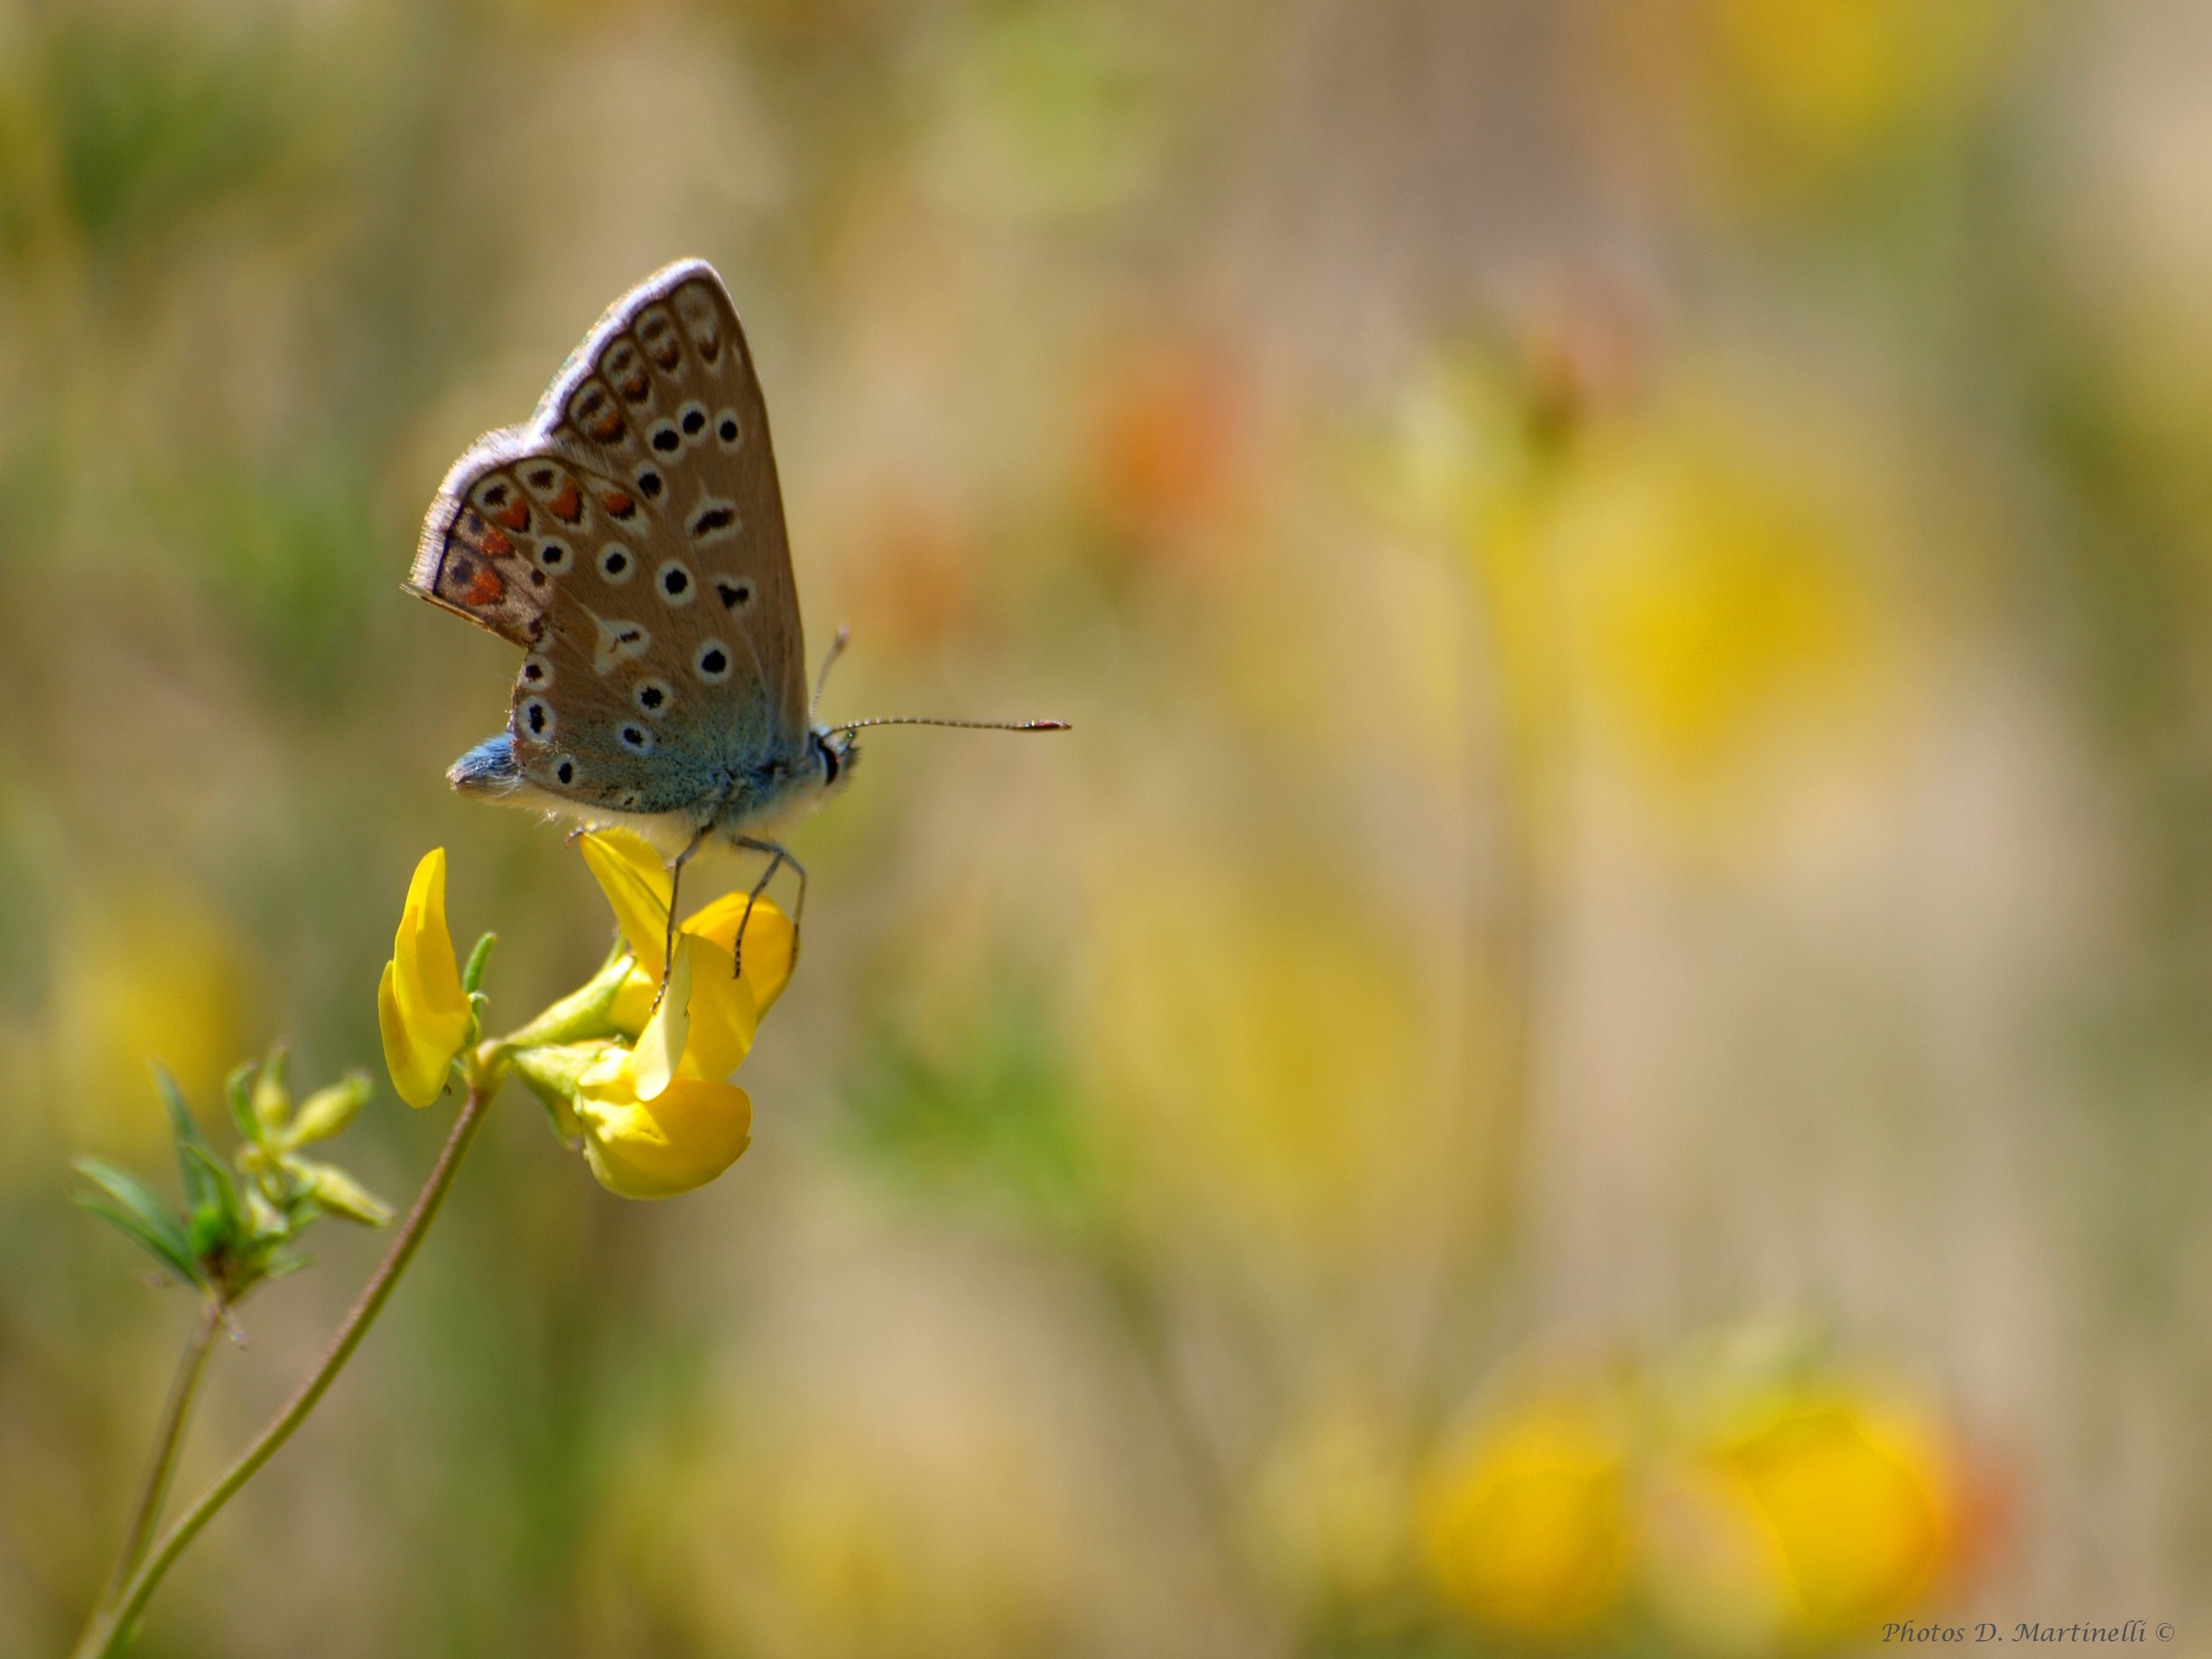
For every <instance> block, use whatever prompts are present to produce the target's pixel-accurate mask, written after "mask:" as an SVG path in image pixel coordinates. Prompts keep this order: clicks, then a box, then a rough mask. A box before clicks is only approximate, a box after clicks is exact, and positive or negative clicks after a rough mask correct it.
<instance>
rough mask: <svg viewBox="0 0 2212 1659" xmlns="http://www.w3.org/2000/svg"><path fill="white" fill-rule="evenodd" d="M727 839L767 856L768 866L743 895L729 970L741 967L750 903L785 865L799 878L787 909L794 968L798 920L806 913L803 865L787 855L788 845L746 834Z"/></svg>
mask: <svg viewBox="0 0 2212 1659" xmlns="http://www.w3.org/2000/svg"><path fill="white" fill-rule="evenodd" d="M731 841H732V843H733V844H734V845H736V846H739V847H742V848H747V849H748V851H751V852H757V853H766V854H767V855H768V867H767V869H765V870H763V871H762V872H761V873H760V879H759V880H758V881H757V882H755V883H754V884H753V890H752V891H751V892H750V893H748V894H746V895H745V913H744V914H743V915H742V916H740V917H739V918H738V937H737V941H736V942H735V943H734V944H733V945H732V946H731V947H730V956H731V957H732V958H733V959H734V965H733V969H732V971H734V972H740V973H741V972H743V971H744V969H745V930H746V927H747V925H748V923H750V922H751V921H752V919H753V906H754V905H755V904H758V903H759V902H760V895H761V894H763V893H764V892H766V891H767V885H768V883H769V882H770V881H771V880H773V879H774V878H775V876H776V871H777V870H779V869H781V868H782V867H784V866H785V865H786V864H787V865H789V866H790V867H791V868H792V871H793V873H794V874H795V875H796V876H798V878H799V898H798V903H797V904H795V905H794V906H793V908H792V912H791V960H792V963H793V965H794V966H796V965H797V963H798V959H799V923H800V922H802V921H803V920H804V918H805V915H806V867H805V866H804V865H803V864H801V863H800V862H799V861H798V860H797V859H796V858H795V857H792V856H791V851H790V849H789V848H785V847H779V846H778V845H777V844H776V842H774V841H761V840H756V839H754V838H752V837H751V836H749V835H740V836H733V837H732V838H731Z"/></svg>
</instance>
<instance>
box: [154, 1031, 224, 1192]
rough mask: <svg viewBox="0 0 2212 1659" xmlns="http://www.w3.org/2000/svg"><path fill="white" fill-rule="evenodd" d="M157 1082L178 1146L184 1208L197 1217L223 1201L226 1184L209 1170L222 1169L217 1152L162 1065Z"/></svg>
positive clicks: (158, 1068)
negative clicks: (201, 1212)
mask: <svg viewBox="0 0 2212 1659" xmlns="http://www.w3.org/2000/svg"><path fill="white" fill-rule="evenodd" d="M153 1081H154V1083H155V1085H156V1086H157V1087H158V1088H159V1089H161V1091H162V1099H163V1103H164V1104H165V1105H166V1106H167V1107H168V1108H169V1134H170V1138H171V1139H172V1140H174V1141H175V1142H176V1144H177V1179H178V1180H179V1182H181V1183H182V1185H183V1188H184V1207H185V1209H188V1210H190V1211H191V1213H192V1215H193V1216H195V1217H197V1216H198V1215H199V1214H200V1211H201V1210H203V1209H207V1208H208V1207H209V1205H210V1204H220V1203H221V1202H222V1188H223V1185H224V1182H220V1181H218V1180H216V1179H214V1178H213V1177H212V1176H210V1175H209V1169H210V1168H213V1169H215V1170H217V1171H220V1170H221V1169H222V1167H223V1166H222V1163H221V1161H220V1160H219V1159H218V1158H217V1157H216V1155H215V1149H214V1148H213V1147H211V1146H209V1145H208V1137H207V1136H206V1135H202V1134H201V1133H200V1125H199V1123H198V1121H197V1120H195V1119H194V1118H193V1117H192V1108H191V1105H190V1104H189V1103H188V1102H187V1101H186V1100H185V1098H184V1091H183V1090H182V1089H179V1088H178V1087H177V1080H176V1079H175V1078H173V1077H171V1076H170V1075H169V1073H168V1072H167V1071H165V1070H163V1069H162V1068H161V1067H160V1066H158V1065H157V1066H155V1067H154V1068H153Z"/></svg>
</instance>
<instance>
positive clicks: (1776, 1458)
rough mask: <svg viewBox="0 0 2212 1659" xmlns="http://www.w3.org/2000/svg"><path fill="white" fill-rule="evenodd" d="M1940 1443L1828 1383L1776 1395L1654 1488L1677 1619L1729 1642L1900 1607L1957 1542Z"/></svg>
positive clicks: (1849, 1622) (1942, 1566)
mask: <svg viewBox="0 0 2212 1659" xmlns="http://www.w3.org/2000/svg"><path fill="white" fill-rule="evenodd" d="M1938 1446H1939V1441H1938V1437H1937V1436H1936V1435H1934V1434H1933V1433H1932V1432H1929V1429H1928V1428H1927V1427H1926V1426H1925V1425H1923V1424H1922V1423H1919V1422H1918V1421H1917V1420H1916V1419H1915V1418H1914V1416H1913V1415H1912V1414H1911V1413H1907V1412H1903V1411H1901V1410H1898V1409H1894V1408H1889V1407H1885V1406H1884V1405H1882V1404H1881V1403H1879V1402H1878V1401H1876V1400H1874V1399H1873V1398H1871V1397H1865V1396H1861V1395H1857V1394H1854V1393H1852V1392H1849V1391H1847V1390H1845V1389H1843V1388H1841V1387H1838V1386H1834V1385H1826V1386H1822V1385H1812V1384H1799V1385H1790V1386H1779V1387H1776V1388H1774V1389H1772V1390H1771V1391H1770V1392H1768V1393H1766V1394H1764V1395H1762V1396H1761V1397H1759V1398H1757V1399H1755V1400H1753V1401H1752V1402H1751V1403H1749V1404H1746V1405H1745V1406H1744V1407H1743V1408H1741V1410H1740V1412H1739V1413H1737V1414H1736V1416H1735V1417H1734V1419H1733V1421H1732V1422H1730V1423H1727V1424H1725V1425H1724V1426H1722V1427H1720V1428H1719V1429H1717V1430H1716V1431H1715V1432H1714V1433H1713V1435H1712V1436H1711V1437H1710V1438H1709V1439H1708V1440H1706V1441H1705V1443H1703V1444H1702V1445H1699V1446H1697V1447H1695V1448H1693V1449H1691V1450H1689V1453H1688V1455H1687V1458H1686V1460H1685V1461H1684V1463H1683V1464H1682V1465H1681V1466H1680V1467H1679V1468H1678V1469H1677V1470H1675V1471H1674V1472H1673V1473H1672V1474H1671V1476H1670V1477H1668V1478H1664V1479H1663V1489H1664V1490H1665V1491H1666V1493H1667V1498H1668V1508H1669V1510H1670V1513H1671V1514H1672V1515H1673V1517H1674V1520H1675V1521H1676V1522H1677V1523H1678V1524H1677V1525H1669V1526H1668V1527H1666V1528H1664V1529H1655V1530H1663V1531H1664V1533H1665V1534H1666V1535H1667V1538H1668V1543H1667V1546H1666V1547H1665V1549H1664V1550H1662V1551H1661V1552H1660V1566H1659V1574H1658V1576H1659V1577H1660V1578H1662V1579H1664V1580H1667V1581H1668V1584H1670V1585H1671V1587H1672V1599H1673V1600H1674V1601H1675V1602H1676V1604H1677V1608H1678V1611H1679V1612H1682V1613H1684V1614H1687V1616H1688V1617H1689V1619H1690V1621H1691V1622H1693V1623H1695V1624H1697V1625H1700V1626H1702V1627H1705V1628H1707V1629H1718V1630H1726V1631H1728V1632H1731V1633H1732V1634H1733V1635H1734V1636H1735V1637H1736V1638H1737V1639H1739V1640H1752V1641H1768V1640H1773V1639H1777V1638H1780V1637H1789V1638H1792V1639H1797V1640H1809V1641H1819V1640H1827V1639H1833V1638H1836V1637H1842V1636H1852V1635H1854V1634H1863V1632H1865V1631H1866V1630H1868V1629H1871V1628H1872V1627H1873V1626H1875V1625H1877V1624H1879V1623H1880V1622H1881V1621H1882V1620H1883V1619H1884V1618H1890V1617H1897V1616H1899V1615H1901V1614H1903V1613H1906V1612H1909V1611H1910V1610H1911V1609H1912V1608H1915V1607H1916V1606H1918V1605H1919V1603H1920V1602H1921V1601H1922V1600H1923V1599H1925V1598H1926V1597H1927V1596H1928V1594H1929V1592H1930V1590H1931V1589H1934V1588H1935V1587H1936V1586H1937V1584H1938V1582H1939V1581H1940V1580H1941V1579H1942V1578H1943V1576H1944V1575H1945V1573H1946V1572H1947V1569H1948V1567H1949V1565H1950V1563H1951V1562H1952V1560H1953V1558H1954V1555H1955V1553H1956V1550H1955V1546H1956V1543H1957V1525H1956V1521H1957V1516H1958V1514H1959V1506H1958V1503H1957V1501H1956V1479H1955V1478H1954V1475H1953V1472H1952V1469H1951V1466H1950V1462H1949V1460H1948V1459H1947V1458H1946V1457H1945V1456H1944V1455H1943V1454H1942V1452H1941V1451H1940V1450H1938Z"/></svg>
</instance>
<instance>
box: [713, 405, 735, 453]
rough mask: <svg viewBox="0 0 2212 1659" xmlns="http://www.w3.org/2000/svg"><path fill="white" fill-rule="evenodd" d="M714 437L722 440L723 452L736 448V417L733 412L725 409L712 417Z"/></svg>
mask: <svg viewBox="0 0 2212 1659" xmlns="http://www.w3.org/2000/svg"><path fill="white" fill-rule="evenodd" d="M714 435H715V436H716V437H717V438H719V439H720V440H722V448H724V449H725V450H734V449H736V448H737V447H738V416H737V412H736V411H735V410H732V409H725V410H723V411H722V412H721V413H720V414H719V415H717V416H715V417H714Z"/></svg>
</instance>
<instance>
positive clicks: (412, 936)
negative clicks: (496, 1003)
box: [392, 847, 469, 1017]
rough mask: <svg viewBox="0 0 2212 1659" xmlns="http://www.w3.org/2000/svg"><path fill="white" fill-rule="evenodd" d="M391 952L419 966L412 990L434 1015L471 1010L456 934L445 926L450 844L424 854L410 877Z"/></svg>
mask: <svg viewBox="0 0 2212 1659" xmlns="http://www.w3.org/2000/svg"><path fill="white" fill-rule="evenodd" d="M392 954H393V958H394V959H395V960H396V961H398V962H400V963H401V964H402V965H403V967H402V972H403V976H404V973H405V968H406V965H407V964H409V963H410V962H412V965H413V968H414V975H413V987H412V988H413V989H414V994H415V995H417V996H420V998H421V1000H422V1003H423V1006H424V1007H425V1008H426V1009H427V1010H429V1011H430V1012H432V1014H435V1015H446V1016H449V1017H450V1016H451V1015H452V1013H453V1012H454V1011H455V1010H456V1009H459V1010H460V1011H462V1012H464V1013H465V1012H466V1011H467V1009H468V1006H469V998H468V997H467V996H465V995H463V994H462V991H461V988H460V964H459V963H458V962H456V961H455V960H454V959H453V936H452V935H451V933H449V932H448V931H446V925H445V848H442V847H433V848H431V849H430V851H428V852H426V853H424V854H423V857H422V858H421V860H420V861H419V862H417V864H416V865H415V867H414V876H411V877H410V878H409V879H408V882H407V903H406V905H405V907H404V909H403V910H402V911H401V912H400V917H399V931H398V932H397V933H396V934H395V936H394V938H393V941H392Z"/></svg>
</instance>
